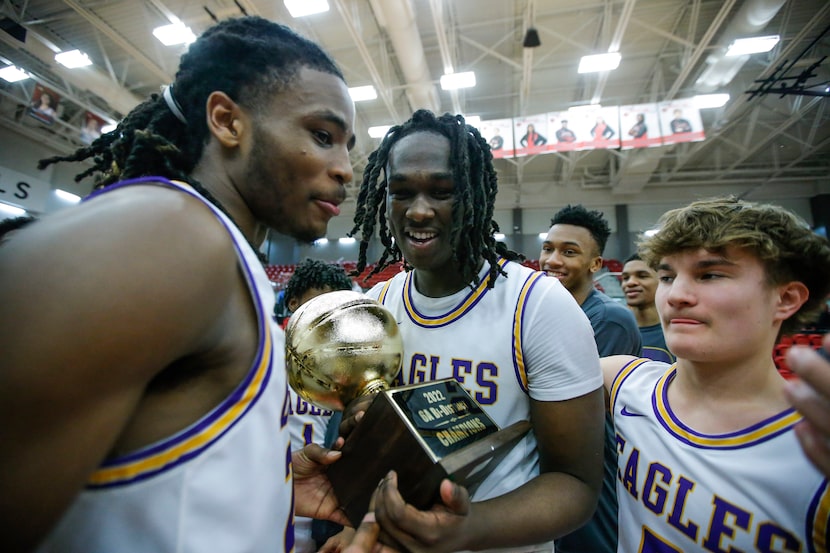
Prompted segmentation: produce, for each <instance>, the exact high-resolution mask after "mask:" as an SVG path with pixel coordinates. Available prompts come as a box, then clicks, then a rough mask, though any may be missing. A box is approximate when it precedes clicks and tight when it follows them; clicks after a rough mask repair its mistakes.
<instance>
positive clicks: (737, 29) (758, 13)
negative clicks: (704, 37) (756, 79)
mask: <svg viewBox="0 0 830 553" xmlns="http://www.w3.org/2000/svg"><path fill="white" fill-rule="evenodd" d="M785 3H786V0H748V1H747V2H746V3H745V4H744V5H743V6H741V7H740V9H738V11H737V13H736V14H735V17H734V18H733V19H732V21H730V22H729V24H728V25H727V26H726V28H725V29H724V30H723V34H722V35H721V41H720V42H721V44H722V45H723V46H722V47H721V48H720V49H718V51H717V52H716V53H714V54H712V55H710V56H709V57H708V58H707V59H706V63H707V65H708V66H709V67H707V68H706V69H705V70H704V71H703V73H702V74H701V75H700V77H699V78H698V79H697V81H695V90H696V91H698V92H700V93H707V92H714V91H716V90H718V89H720V88H721V87H723V86H725V85H727V84H729V82H730V81H732V79H733V78H734V77H735V75H736V74H737V73H738V71H740V69H741V67H743V65H744V64H745V63H746V62H747V61H749V56H748V55H745V56H735V57H726V55H725V54H726V49H727V47H728V46H729V44H730V43H731V42H732V41H733V40H735V39H736V38H742V37H747V36H752V35H754V34H755V33H757V32H759V31H761V30H762V29H764V27H766V26H767V24H768V23H769V22H770V21H771V20H772V18H773V17H775V15H776V14H777V13H778V11H779V10H780V9H781V7H782V6H783V5H784V4H785Z"/></svg>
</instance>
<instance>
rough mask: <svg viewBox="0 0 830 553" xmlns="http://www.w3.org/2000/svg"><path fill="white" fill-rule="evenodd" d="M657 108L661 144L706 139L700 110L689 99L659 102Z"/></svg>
mask: <svg viewBox="0 0 830 553" xmlns="http://www.w3.org/2000/svg"><path fill="white" fill-rule="evenodd" d="M659 106H660V128H661V129H662V132H663V144H677V143H679V142H700V141H701V140H704V139H705V138H706V136H705V135H704V133H703V121H702V120H701V119H700V110H699V109H698V108H697V107H695V105H694V101H693V100H692V99H691V98H688V99H686V100H673V101H671V102H660V104H659Z"/></svg>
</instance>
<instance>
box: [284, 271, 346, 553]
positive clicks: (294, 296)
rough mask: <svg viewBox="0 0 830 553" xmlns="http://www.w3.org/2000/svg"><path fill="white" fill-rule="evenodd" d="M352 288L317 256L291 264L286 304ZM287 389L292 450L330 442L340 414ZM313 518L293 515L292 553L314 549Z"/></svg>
mask: <svg viewBox="0 0 830 553" xmlns="http://www.w3.org/2000/svg"><path fill="white" fill-rule="evenodd" d="M351 289H352V279H350V278H349V276H348V275H347V274H346V272H345V271H344V270H343V267H341V266H340V265H336V264H334V263H326V262H325V261H320V260H318V259H305V260H303V261H301V262H300V263H298V264H297V266H296V267H294V272H293V273H291V277H290V278H289V279H288V282H287V283H286V284H285V305H286V307H287V308H288V310H289V311H290V312H291V313H294V311H296V310H297V309H299V307H300V306H301V305H302V304H304V303H305V302H307V301H309V300H311V299H313V298H316V297H317V296H319V295H320V294H325V293H327V292H333V291H335V290H351ZM288 391H289V393H290V394H291V402H290V403H289V415H291V416H290V417H289V419H288V430H289V432H290V434H291V444H292V446H293V447H294V449H299V448H301V447H303V446H305V445H308V444H312V443H314V444H320V445H326V446H329V445H331V444H329V443H326V435H327V431H328V429H329V425H334V427H333V428H336V425H338V424H339V423H340V417H339V413H338V416H337V417H333V416H332V415H334V412H333V411H331V410H329V409H322V408H320V407H317V406H316V405H313V404H311V403H308V402H307V401H306V400H304V399H303V398H301V397H300V396H299V395H297V392H295V391H294V390H293V389H291V388H289V390H288ZM335 437H336V435H335ZM312 520H313V519H311V518H308V517H296V518H295V520H294V536H295V539H294V551H295V553H312V552H314V551H317V549H318V547H317V544H316V543H315V540H314V539H312ZM321 540H322V537H321ZM323 541H324V540H323Z"/></svg>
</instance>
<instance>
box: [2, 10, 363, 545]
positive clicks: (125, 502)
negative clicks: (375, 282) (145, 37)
mask: <svg viewBox="0 0 830 553" xmlns="http://www.w3.org/2000/svg"><path fill="white" fill-rule="evenodd" d="M353 119H354V105H353V103H352V101H351V99H350V97H349V94H348V91H347V88H346V85H345V83H344V81H343V77H342V75H341V73H340V71H339V70H338V69H337V67H336V66H335V65H334V63H333V62H332V61H331V59H330V58H329V57H328V56H327V55H326V54H325V53H324V52H323V51H322V50H321V49H320V48H319V47H318V46H317V45H316V44H314V43H312V42H310V41H308V40H306V39H304V38H302V37H300V36H298V35H297V34H295V33H294V32H293V31H291V30H289V29H288V28H286V27H283V26H281V25H277V24H274V23H271V22H268V21H266V20H265V19H261V18H256V17H249V18H241V19H230V20H225V21H222V22H221V23H219V24H217V25H215V26H214V27H212V28H211V29H209V30H207V31H206V32H205V33H204V34H203V35H202V36H201V37H200V38H199V39H198V40H197V41H196V42H194V43H193V44H192V45H191V46H190V48H189V50H188V52H187V53H186V54H185V55H184V56H183V57H182V59H181V64H180V66H179V69H178V72H177V74H176V79H175V82H174V83H173V85H172V86H171V87H169V88H167V89H165V91H164V93H163V94H162V95H153V96H152V97H151V98H150V99H149V100H147V101H145V102H144V103H142V104H140V105H139V106H137V107H136V108H135V109H134V110H133V111H131V112H130V113H129V114H128V115H127V116H126V117H125V118H124V119H123V120H122V122H121V123H120V125H119V126H118V128H117V129H116V130H115V131H114V132H111V133H108V134H105V135H103V136H101V137H100V138H99V139H98V140H96V141H95V142H94V143H93V144H92V145H91V146H89V147H87V148H83V149H81V150H78V151H77V152H75V153H74V154H72V155H70V156H67V157H65V158H62V157H58V158H52V159H49V160H45V161H44V162H42V166H45V165H48V164H49V163H53V162H56V161H64V160H67V161H75V160H85V159H88V158H89V159H91V160H92V166H91V167H90V168H89V169H88V170H86V171H84V172H83V173H81V174H80V175H79V178H83V177H85V176H87V175H93V174H94V175H96V176H98V177H99V178H100V187H99V189H98V190H97V191H95V192H94V193H93V194H92V195H91V196H90V197H89V198H87V199H86V201H84V202H83V203H81V204H80V205H78V206H73V207H72V208H69V209H66V210H63V211H60V212H58V213H55V214H53V215H49V216H46V217H43V218H41V219H40V220H39V221H38V223H37V224H34V225H30V226H29V227H27V228H25V229H22V230H20V231H18V233H17V234H16V235H15V236H14V238H13V239H12V240H9V241H8V242H6V243H5V244H4V245H3V246H2V248H0V304H1V305H3V315H2V317H0V351H2V356H0V444H2V445H0V451H2V454H0V489H2V490H3V494H2V495H3V499H2V501H0V535H2V536H3V545H4V550H6V551H22V550H26V551H28V550H31V549H32V548H33V547H35V546H36V545H37V544H40V546H39V551H60V552H79V551H85V552H88V551H118V552H121V553H129V552H131V551H222V552H223V553H224V552H234V551H251V550H258V551H264V550H268V551H291V550H292V549H293V546H294V537H293V536H294V533H293V512H292V511H293V509H292V508H296V512H297V514H300V515H305V516H313V517H318V518H333V519H335V520H337V521H340V522H345V521H346V518H345V516H343V514H342V512H341V511H339V510H337V509H336V508H337V505H336V501H335V500H334V499H333V495H332V494H331V490H330V485H329V484H328V480H327V479H326V478H325V476H324V473H323V472H322V464H324V463H331V462H333V461H334V460H336V459H337V457H338V456H339V453H335V452H330V453H327V452H326V451H325V450H323V449H322V448H320V447H319V446H309V447H307V448H305V449H303V450H301V451H299V452H295V453H294V454H293V455H292V453H291V449H290V444H289V436H288V429H287V422H288V416H287V413H288V405H287V403H288V391H287V389H286V382H285V370H284V366H283V363H284V361H283V343H284V336H283V334H282V333H281V332H280V331H279V330H278V329H277V328H276V326H275V324H274V321H273V320H272V317H271V312H272V309H273V306H274V294H273V291H272V290H271V286H270V283H269V282H268V280H267V277H266V275H265V272H264V270H263V268H262V266H261V264H260V261H259V259H258V256H257V253H256V252H257V250H258V248H259V246H260V244H261V242H262V240H263V239H264V237H265V232H266V229H267V228H269V227H270V228H272V229H273V230H275V231H277V232H281V233H284V234H286V235H290V236H293V237H296V238H298V239H302V240H311V239H314V238H316V237H319V236H321V235H323V234H324V233H325V230H326V225H327V223H328V221H329V219H330V218H331V217H332V216H334V215H337V213H338V211H339V208H338V205H339V204H340V203H341V202H342V201H343V198H344V197H345V189H344V184H345V183H346V182H348V181H349V180H350V179H351V178H352V169H351V166H350V163H349V155H348V150H349V148H350V147H351V146H352V144H353V143H354V135H353V131H352V129H353ZM123 179H127V180H123ZM292 481H293V493H294V496H293V497H292ZM295 500H296V503H295V502H294V501H295ZM369 526H371V527H372V528H374V527H375V526H376V525H375V524H374V523H371V522H370V523H369ZM365 537H366V536H365V535H364V538H365ZM369 541H371V540H369ZM364 543H365V542H364Z"/></svg>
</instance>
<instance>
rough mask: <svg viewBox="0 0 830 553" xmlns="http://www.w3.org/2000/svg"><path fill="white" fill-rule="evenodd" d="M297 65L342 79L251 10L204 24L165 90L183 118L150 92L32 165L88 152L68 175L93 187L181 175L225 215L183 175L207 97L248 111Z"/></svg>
mask: <svg viewBox="0 0 830 553" xmlns="http://www.w3.org/2000/svg"><path fill="white" fill-rule="evenodd" d="M303 67H310V68H312V69H316V70H319V71H322V72H325V73H330V74H333V75H336V76H338V77H340V78H341V79H343V75H342V73H341V72H340V70H339V69H338V68H337V66H336V65H335V63H334V61H333V60H332V59H331V58H330V57H329V56H328V54H326V53H325V52H324V51H323V50H322V49H321V48H320V47H319V46H318V45H317V44H315V43H313V42H311V41H310V40H308V39H306V38H304V37H302V36H300V35H298V34H297V33H295V32H294V31H293V30H291V29H289V28H288V27H286V26H284V25H280V24H278V23H274V22H271V21H268V20H266V19H263V18H261V17H255V16H252V17H241V18H235V19H227V20H224V21H222V22H220V23H218V24H216V25H214V26H213V27H211V28H209V29H208V30H207V31H205V32H204V33H203V34H202V35H201V36H200V37H199V39H198V40H196V41H195V42H194V43H193V44H192V45H191V46H190V48H189V49H188V51H187V53H185V54H184V55H183V56H182V58H181V63H180V65H179V70H178V72H177V73H176V79H175V82H174V83H173V85H172V91H171V92H173V93H174V94H175V99H174V100H172V102H173V105H174V106H175V108H177V109H178V110H179V111H180V112H181V113H180V115H181V116H182V119H184V121H182V120H180V118H179V117H178V116H177V114H175V113H174V112H173V111H172V110H173V108H172V107H169V105H168V103H167V102H166V101H165V99H164V98H163V96H162V95H160V94H153V95H151V96H150V98H149V99H148V100H146V101H144V102H143V103H141V104H139V105H138V106H136V107H135V108H134V109H133V110H132V111H131V112H130V113H128V114H127V116H126V117H125V118H124V119H123V120H122V121H121V122H120V123H119V125H118V127H117V128H116V129H115V130H113V131H112V132H109V133H106V134H103V135H101V136H100V137H99V138H97V139H96V140H95V141H94V142H92V144H90V145H89V146H87V147H85V148H80V149H78V150H76V151H75V152H74V153H72V154H70V155H67V156H56V157H51V158H47V159H43V160H41V161H40V162H39V163H38V168H39V169H43V168H45V167H46V166H48V165H50V164H53V163H57V162H61V161H83V160H85V159H89V158H93V160H94V165H93V166H92V167H91V168H89V169H87V170H86V171H83V172H82V173H79V174H78V175H76V176H75V181H76V182H79V181H81V180H82V179H84V178H86V177H88V176H91V175H94V176H95V177H96V183H95V186H94V187H95V188H96V189H98V188H103V187H105V186H107V185H110V184H113V183H115V182H117V181H120V180H126V179H132V178H138V177H146V176H164V177H167V178H170V179H175V180H181V181H184V182H187V183H188V184H190V185H191V186H193V188H195V189H196V190H198V191H199V192H200V193H201V194H202V195H203V196H205V198H207V199H208V200H209V201H210V202H211V203H213V204H214V205H216V206H217V207H218V208H219V209H221V210H222V211H223V212H224V213H225V214H226V215H228V216H229V217H230V215H229V214H228V212H227V210H226V209H225V208H224V206H222V205H221V204H220V203H219V202H218V200H216V198H214V197H213V195H212V194H211V193H210V192H208V191H207V190H206V189H205V187H204V186H202V184H201V183H199V182H198V181H197V180H196V179H194V178H193V177H192V176H191V175H190V173H191V172H192V171H193V168H194V167H195V166H196V164H197V163H198V161H199V159H200V158H201V156H202V151H203V149H204V146H205V144H207V142H208V140H209V138H210V134H209V131H208V126H207V122H206V120H205V105H206V102H207V98H208V96H209V95H210V94H211V93H212V92H214V91H221V92H224V93H226V94H227V95H228V96H229V97H230V98H231V99H232V100H233V101H235V102H237V103H238V104H240V105H241V106H243V107H245V108H247V109H249V110H250V111H251V112H252V113H255V112H257V111H259V110H262V109H264V108H265V107H266V106H267V101H268V99H269V98H270V97H271V96H272V95H273V94H274V93H276V92H279V91H280V90H282V89H284V88H285V87H286V86H288V85H289V84H291V82H292V81H293V80H294V79H295V78H296V76H297V75H298V73H299V71H300V69H301V68H303ZM171 97H172V96H171ZM256 250H257V248H254V251H256Z"/></svg>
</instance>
